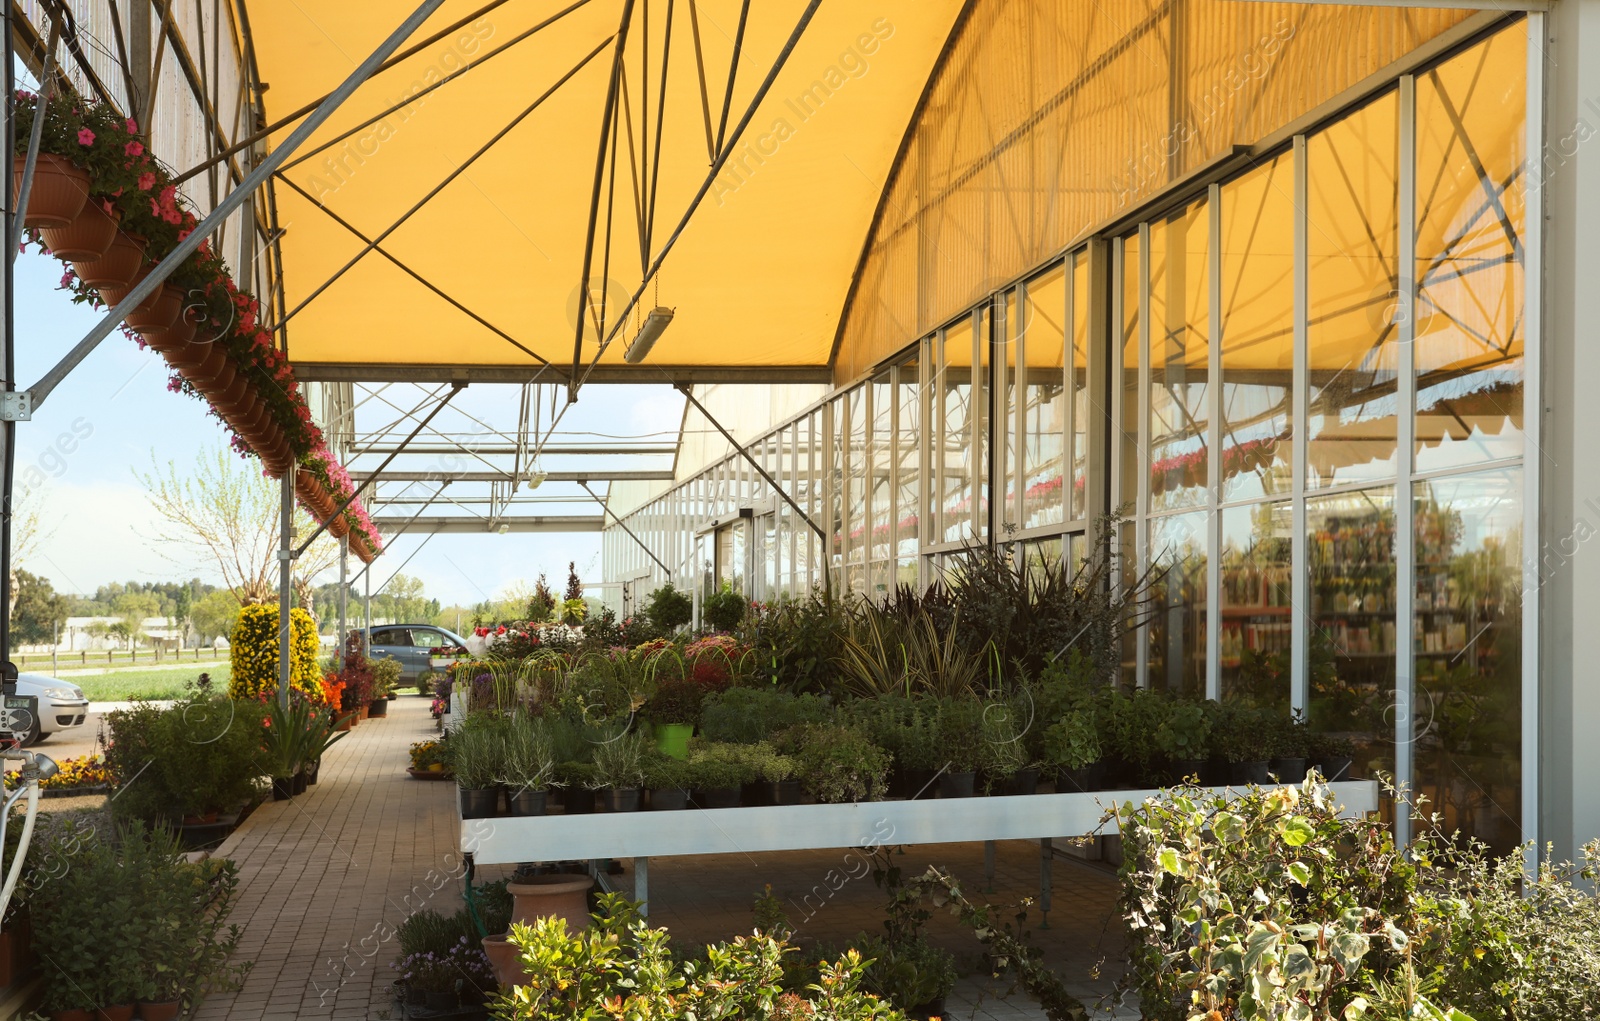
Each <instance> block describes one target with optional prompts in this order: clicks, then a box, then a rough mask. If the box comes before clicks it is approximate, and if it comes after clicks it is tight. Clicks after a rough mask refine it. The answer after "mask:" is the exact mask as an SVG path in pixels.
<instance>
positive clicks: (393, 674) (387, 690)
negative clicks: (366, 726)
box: [367, 657, 400, 717]
mask: <svg viewBox="0 0 1600 1021" xmlns="http://www.w3.org/2000/svg"><path fill="white" fill-rule="evenodd" d="M367 662H368V669H369V670H370V671H371V674H372V697H371V698H370V699H368V700H367V716H368V717H372V716H388V715H389V698H390V696H391V695H392V694H393V693H394V689H395V686H396V685H397V684H399V683H400V661H399V660H397V659H389V658H388V657H385V658H383V659H377V660H368V661H367Z"/></svg>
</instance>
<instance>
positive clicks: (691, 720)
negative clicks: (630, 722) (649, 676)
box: [645, 677, 701, 759]
mask: <svg viewBox="0 0 1600 1021" xmlns="http://www.w3.org/2000/svg"><path fill="white" fill-rule="evenodd" d="M700 699H701V688H700V686H699V685H698V684H696V683H694V682H693V681H691V680H688V679H686V678H681V677H675V678H671V679H668V680H665V681H663V682H662V683H661V684H660V685H659V686H658V687H657V688H656V693H655V694H654V695H653V696H651V698H650V701H649V702H647V703H646V704H645V715H646V716H647V717H648V718H649V719H650V721H651V723H652V724H653V725H654V727H655V739H656V748H657V749H659V750H660V751H661V753H662V754H664V755H670V756H672V757H673V758H675V759H687V758H688V757H689V738H690V737H692V736H693V735H694V725H695V721H696V720H697V719H698V718H699V716H700Z"/></svg>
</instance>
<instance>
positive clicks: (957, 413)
mask: <svg viewBox="0 0 1600 1021" xmlns="http://www.w3.org/2000/svg"><path fill="white" fill-rule="evenodd" d="M941 341H942V342H941V344H940V350H941V352H942V355H943V357H942V360H941V362H940V365H939V391H938V393H939V401H940V408H939V413H938V414H937V415H936V416H935V421H936V422H937V424H938V426H939V446H938V450H937V452H936V454H935V456H936V457H937V458H939V461H940V464H941V468H942V470H941V472H940V479H941V482H940V492H939V532H940V535H941V537H942V539H943V540H944V541H945V542H962V541H964V540H966V539H968V538H970V537H971V535H972V532H971V524H972V501H971V481H972V474H973V467H974V465H973V449H972V435H973V421H972V415H973V412H974V411H975V410H976V409H975V407H974V402H973V399H972V348H973V327H972V325H971V324H970V323H958V324H956V325H955V326H952V327H951V328H950V329H948V330H946V331H945V332H944V333H943V334H942V336H941Z"/></svg>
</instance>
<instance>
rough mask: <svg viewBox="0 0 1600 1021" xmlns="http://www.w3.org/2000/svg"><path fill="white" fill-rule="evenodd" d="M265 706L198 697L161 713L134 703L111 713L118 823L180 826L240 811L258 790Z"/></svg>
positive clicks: (109, 752)
mask: <svg viewBox="0 0 1600 1021" xmlns="http://www.w3.org/2000/svg"><path fill="white" fill-rule="evenodd" d="M264 715H265V707H264V706H262V705H261V703H259V702H256V701H254V700H251V701H244V702H235V701H232V700H231V699H229V698H228V697H226V696H225V695H221V694H205V693H195V694H191V695H186V696H185V697H183V698H180V699H178V700H176V701H175V702H173V704H172V705H171V707H170V708H165V709H163V708H162V707H160V706H157V705H155V704H153V703H150V702H143V701H137V700H136V701H135V702H134V703H133V705H132V706H131V707H129V708H128V709H121V710H117V711H115V712H112V713H109V714H107V717H106V720H107V724H108V725H109V727H110V729H111V742H110V746H109V747H108V748H107V749H106V766H107V767H108V768H109V769H110V770H111V772H112V775H113V776H114V777H116V782H117V784H118V787H119V791H118V794H117V796H116V798H114V799H113V800H112V801H111V808H112V810H113V811H114V812H115V813H116V814H117V815H118V817H119V818H124V819H139V820H142V821H145V822H156V821H158V820H163V819H164V820H169V821H177V820H179V819H181V818H182V817H184V816H191V815H202V814H205V813H208V812H212V811H229V810H232V809H236V808H240V807H242V806H243V805H244V804H245V803H247V802H249V801H250V800H252V799H253V798H255V797H256V795H257V794H258V793H259V791H260V777H261V776H262V775H263V773H264V772H265V770H264V768H263V766H264V763H263V760H262V753H261V743H262V738H263V736H264V731H263V729H262V721H263V719H264Z"/></svg>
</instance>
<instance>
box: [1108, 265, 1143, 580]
mask: <svg viewBox="0 0 1600 1021" xmlns="http://www.w3.org/2000/svg"><path fill="white" fill-rule="evenodd" d="M1121 271H1122V294H1121V299H1122V342H1121V344H1120V347H1121V349H1122V362H1121V371H1122V379H1121V381H1120V382H1119V383H1118V384H1117V385H1118V386H1119V387H1120V388H1121V390H1122V393H1121V394H1120V397H1121V400H1122V414H1121V418H1122V421H1121V422H1119V423H1118V427H1119V429H1120V432H1121V435H1120V436H1118V437H1117V447H1118V453H1119V454H1120V464H1119V467H1120V474H1121V482H1120V488H1121V492H1119V493H1118V494H1117V498H1116V501H1115V503H1116V504H1117V505H1121V506H1124V507H1126V508H1127V509H1128V510H1129V511H1130V512H1131V511H1132V510H1133V509H1134V508H1135V507H1136V505H1137V501H1138V499H1139V466H1140V463H1141V462H1142V461H1143V460H1144V458H1142V457H1140V456H1139V347H1140V345H1139V291H1140V284H1139V282H1140V277H1141V274H1140V270H1139V235H1137V234H1130V235H1128V236H1127V237H1125V238H1123V239H1122V260H1121ZM1132 548H1133V547H1131V546H1129V547H1128V549H1129V550H1132Z"/></svg>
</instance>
